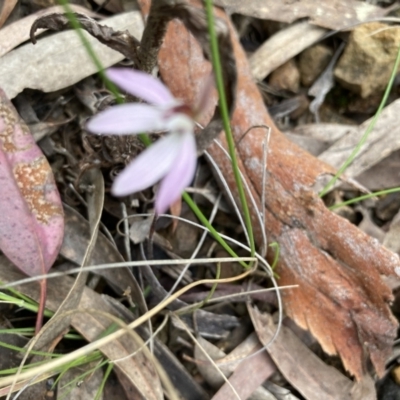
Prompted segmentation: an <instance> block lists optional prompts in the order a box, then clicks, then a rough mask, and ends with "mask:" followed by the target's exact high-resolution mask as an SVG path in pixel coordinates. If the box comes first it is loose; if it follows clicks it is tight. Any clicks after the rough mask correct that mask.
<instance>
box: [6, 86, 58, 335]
mask: <svg viewBox="0 0 400 400" xmlns="http://www.w3.org/2000/svg"><path fill="white" fill-rule="evenodd" d="M0 186H1V191H0V249H1V251H2V252H3V253H4V254H5V255H6V256H7V258H9V259H10V260H11V261H12V262H13V263H14V264H15V266H16V267H18V268H19V269H20V270H21V271H23V272H24V273H25V274H27V275H29V276H36V275H42V274H45V273H46V272H47V271H48V270H49V269H50V268H51V266H52V265H53V263H54V260H55V259H56V257H57V255H58V252H59V250H60V247H61V243H62V239H63V234H64V218H63V210H62V205H61V199H60V195H59V193H58V191H57V187H56V185H55V182H54V178H53V174H52V171H51V167H50V165H49V163H48V162H47V159H46V157H45V156H44V155H43V153H42V152H41V150H40V149H39V147H38V146H37V145H36V143H35V140H34V139H33V137H32V135H31V133H30V132H29V129H28V127H27V126H26V125H25V123H24V122H23V121H22V119H21V118H20V117H19V116H18V114H17V112H16V110H15V109H14V107H13V105H12V104H11V102H10V101H9V100H8V99H7V97H6V95H5V93H4V92H3V90H1V89H0ZM40 286H41V302H40V305H39V312H38V318H37V321H36V330H37V331H38V330H39V329H40V327H41V324H42V318H43V310H44V305H45V304H44V303H45V300H46V281H45V280H42V281H41V282H40Z"/></svg>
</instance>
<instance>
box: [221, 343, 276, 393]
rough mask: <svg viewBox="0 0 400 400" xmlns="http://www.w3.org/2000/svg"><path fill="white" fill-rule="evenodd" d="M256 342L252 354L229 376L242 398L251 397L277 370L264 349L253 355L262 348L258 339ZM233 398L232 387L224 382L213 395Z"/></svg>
mask: <svg viewBox="0 0 400 400" xmlns="http://www.w3.org/2000/svg"><path fill="white" fill-rule="evenodd" d="M254 342H255V346H254V347H253V348H252V349H251V352H250V354H251V356H250V357H249V358H246V359H244V360H242V361H241V362H240V363H239V365H238V366H237V367H236V368H235V371H234V372H233V374H232V375H231V376H230V377H229V382H230V383H231V385H232V386H233V387H234V388H235V390H236V392H237V393H238V394H239V396H240V398H241V399H247V398H249V397H250V395H251V394H252V393H254V392H255V391H256V389H258V388H259V387H260V386H261V385H262V383H263V382H264V381H265V380H266V379H268V378H269V377H270V376H271V375H272V374H273V373H274V372H275V371H276V367H275V364H274V362H273V361H272V359H271V357H269V355H268V353H267V352H265V351H262V352H260V353H257V354H256V355H252V354H254V353H256V352H258V351H259V350H260V349H261V348H262V346H261V345H260V343H259V342H258V340H257V341H254ZM233 398H234V394H233V392H232V388H231V387H230V386H229V385H228V384H227V383H224V385H223V386H222V387H221V388H220V389H219V390H218V392H217V393H216V394H215V395H214V396H213V400H225V399H233Z"/></svg>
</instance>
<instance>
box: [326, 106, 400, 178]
mask: <svg viewBox="0 0 400 400" xmlns="http://www.w3.org/2000/svg"><path fill="white" fill-rule="evenodd" d="M399 112H400V100H396V101H394V102H393V103H391V104H389V105H388V106H386V107H385V108H384V109H383V111H382V113H381V114H380V115H379V118H378V120H377V122H376V124H375V127H374V129H373V130H372V132H371V133H370V134H369V136H368V138H367V140H366V141H365V143H364V145H363V147H362V148H361V149H360V151H359V152H358V153H357V155H356V157H355V158H354V161H353V162H352V163H351V164H350V165H349V167H348V168H347V169H346V176H347V177H350V178H353V177H356V176H357V175H360V174H361V173H362V172H364V171H366V170H367V169H368V168H371V167H372V166H373V165H375V164H377V163H378V162H379V161H381V160H383V159H384V158H385V157H387V156H389V154H391V153H392V152H394V151H396V150H398V149H399V148H400V126H399V123H398V115H399ZM372 119H373V118H370V119H368V120H367V121H365V122H364V123H362V124H361V125H360V126H359V127H358V129H357V131H354V130H353V129H352V130H349V132H348V133H347V134H346V135H344V136H342V137H341V138H340V139H339V140H338V141H337V142H335V143H334V144H333V145H332V146H331V147H329V149H327V150H326V151H324V152H323V153H322V154H320V155H319V156H318V158H319V159H320V160H322V161H324V162H326V163H328V164H330V165H332V166H334V167H335V168H339V167H340V166H341V165H342V164H343V163H344V162H345V161H346V160H347V158H348V157H349V156H350V154H351V152H352V151H353V150H354V148H355V146H357V144H358V142H359V141H360V140H361V138H362V136H363V135H364V134H365V131H366V129H367V128H368V126H369V125H370V123H371V121H372Z"/></svg>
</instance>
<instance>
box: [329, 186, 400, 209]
mask: <svg viewBox="0 0 400 400" xmlns="http://www.w3.org/2000/svg"><path fill="white" fill-rule="evenodd" d="M396 192H400V187H397V188H393V189H385V190H380V191H379V192H373V193H368V194H364V195H363V196H359V197H356V198H354V199H350V200H346V201H343V202H341V203H338V204H334V205H333V206H331V207H328V208H329V209H330V210H331V211H333V210H336V209H337V208H340V207H343V206H347V205H349V204H353V203H358V202H359V201H363V200H367V199H370V198H372V197H376V196H383V195H385V194H390V193H396Z"/></svg>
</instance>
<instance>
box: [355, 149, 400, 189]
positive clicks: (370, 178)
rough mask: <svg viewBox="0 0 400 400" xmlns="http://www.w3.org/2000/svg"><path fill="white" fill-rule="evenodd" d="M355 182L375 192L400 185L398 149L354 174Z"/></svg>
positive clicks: (399, 156)
mask: <svg viewBox="0 0 400 400" xmlns="http://www.w3.org/2000/svg"><path fill="white" fill-rule="evenodd" d="M356 179H357V182H359V183H360V184H361V185H363V186H364V187H366V188H367V189H369V190H370V191H371V192H375V191H378V190H382V189H390V188H394V187H399V186H400V150H396V151H394V152H393V153H392V154H390V155H389V156H388V157H386V158H384V159H383V160H382V161H380V162H378V163H377V164H375V165H374V166H373V167H371V168H369V169H367V170H365V171H364V172H362V173H361V174H360V175H357V176H356Z"/></svg>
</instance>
